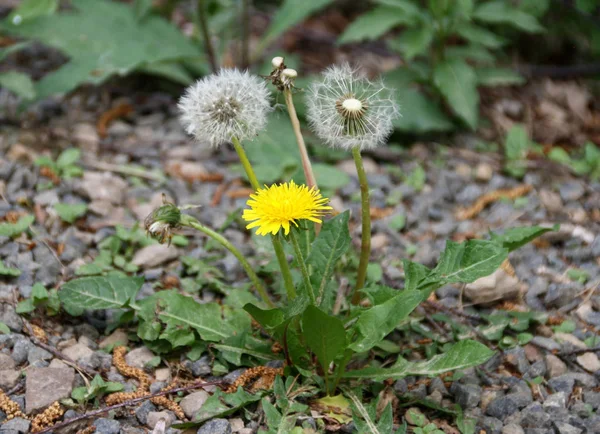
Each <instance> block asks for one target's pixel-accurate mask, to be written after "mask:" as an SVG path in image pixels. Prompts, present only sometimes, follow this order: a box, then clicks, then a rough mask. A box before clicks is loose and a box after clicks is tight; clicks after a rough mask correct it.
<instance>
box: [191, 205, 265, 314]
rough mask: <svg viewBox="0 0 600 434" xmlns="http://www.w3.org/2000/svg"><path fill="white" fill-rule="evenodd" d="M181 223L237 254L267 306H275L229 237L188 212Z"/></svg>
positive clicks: (234, 254)
mask: <svg viewBox="0 0 600 434" xmlns="http://www.w3.org/2000/svg"><path fill="white" fill-rule="evenodd" d="M181 225H182V226H188V227H190V228H194V229H196V230H198V231H200V232H202V233H204V234H206V235H208V236H209V237H211V238H212V239H213V240H215V241H217V242H218V243H219V244H221V245H222V246H223V247H225V248H226V249H227V250H229V251H230V252H231V253H232V254H233V256H235V257H236V258H237V260H238V261H240V264H242V268H243V269H244V270H245V271H246V273H247V274H248V277H249V278H250V280H251V281H252V283H253V284H254V286H255V287H256V290H257V291H258V293H259V294H260V297H261V298H262V300H263V301H264V302H265V303H266V304H267V306H269V307H275V304H274V303H273V301H271V299H270V298H269V294H267V291H266V290H265V287H264V286H263V285H262V283H260V279H259V278H258V276H257V275H256V273H255V272H254V270H253V269H252V266H251V265H250V264H249V263H248V261H247V260H246V258H245V257H244V255H242V253H241V252H240V251H239V250H238V249H237V248H236V247H235V246H234V245H233V244H231V243H230V242H229V240H227V238H225V237H224V236H223V235H221V234H219V233H218V232H215V231H213V230H212V229H210V228H207V227H206V226H204V225H203V224H202V223H200V222H199V221H198V220H196V219H195V218H194V217H191V216H189V215H187V214H182V216H181Z"/></svg>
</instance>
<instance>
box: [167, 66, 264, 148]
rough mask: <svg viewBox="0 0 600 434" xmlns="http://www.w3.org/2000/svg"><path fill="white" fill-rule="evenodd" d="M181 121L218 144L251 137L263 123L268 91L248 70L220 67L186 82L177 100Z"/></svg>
mask: <svg viewBox="0 0 600 434" xmlns="http://www.w3.org/2000/svg"><path fill="white" fill-rule="evenodd" d="M178 107H179V110H180V112H181V117H180V120H181V123H182V124H183V126H184V127H185V129H186V131H187V133H188V134H191V135H193V136H194V137H195V138H196V140H198V141H199V142H203V143H206V142H208V143H210V145H211V146H215V147H216V146H220V145H221V144H223V143H225V142H229V141H231V138H232V137H236V138H237V139H239V140H240V141H243V140H251V139H253V138H254V137H256V135H258V133H260V132H261V131H262V130H263V129H264V128H265V127H266V125H267V115H268V113H269V112H270V111H271V100H270V92H269V90H268V89H267V86H266V85H265V83H264V81H263V80H261V79H260V78H259V77H256V76H254V75H250V74H249V73H248V72H246V71H244V72H242V71H239V70H237V69H222V70H221V71H219V72H218V73H217V74H213V75H210V76H208V77H204V78H203V79H201V80H198V81H197V82H196V83H195V84H193V85H192V86H190V87H189V88H188V89H187V90H186V92H185V94H184V95H183V96H182V97H181V99H180V100H179V105H178Z"/></svg>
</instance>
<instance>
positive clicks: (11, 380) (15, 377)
mask: <svg viewBox="0 0 600 434" xmlns="http://www.w3.org/2000/svg"><path fill="white" fill-rule="evenodd" d="M20 377H21V372H20V371H17V370H15V369H2V370H0V388H1V389H2V390H9V389H12V388H13V387H15V385H16V384H17V382H18V381H19V378H20Z"/></svg>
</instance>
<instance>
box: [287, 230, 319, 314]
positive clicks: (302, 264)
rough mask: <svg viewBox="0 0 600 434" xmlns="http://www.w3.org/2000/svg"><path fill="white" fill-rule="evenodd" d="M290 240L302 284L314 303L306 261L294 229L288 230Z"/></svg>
mask: <svg viewBox="0 0 600 434" xmlns="http://www.w3.org/2000/svg"><path fill="white" fill-rule="evenodd" d="M290 240H291V241H292V246H294V252H295V253H296V262H298V265H299V266H300V271H301V272H302V278H303V279H304V286H305V287H306V290H307V291H308V296H309V297H310V302H311V303H312V304H314V305H316V304H317V300H316V298H315V291H314V289H313V287H312V283H310V274H308V268H307V267H306V262H305V261H304V255H303V254H302V249H301V248H300V243H298V238H296V234H295V232H294V229H292V230H291V231H290Z"/></svg>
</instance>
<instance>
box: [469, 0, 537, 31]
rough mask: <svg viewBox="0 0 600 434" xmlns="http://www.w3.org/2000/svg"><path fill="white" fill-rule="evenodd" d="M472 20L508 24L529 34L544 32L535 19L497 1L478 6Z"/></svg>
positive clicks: (505, 3)
mask: <svg viewBox="0 0 600 434" xmlns="http://www.w3.org/2000/svg"><path fill="white" fill-rule="evenodd" d="M473 18H475V19H477V20H479V21H483V22H486V23H493V24H498V23H502V24H508V25H511V26H513V27H515V28H517V29H519V30H523V31H525V32H529V33H539V32H542V31H544V27H543V26H542V25H541V24H540V23H539V21H538V20H537V18H535V17H534V16H533V15H530V14H528V13H526V12H523V11H522V10H519V9H517V8H515V7H514V6H512V5H510V4H509V3H508V2H505V1H501V0H497V1H491V2H486V3H482V4H480V5H479V6H478V7H477V8H476V9H475V12H474V13H473Z"/></svg>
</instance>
